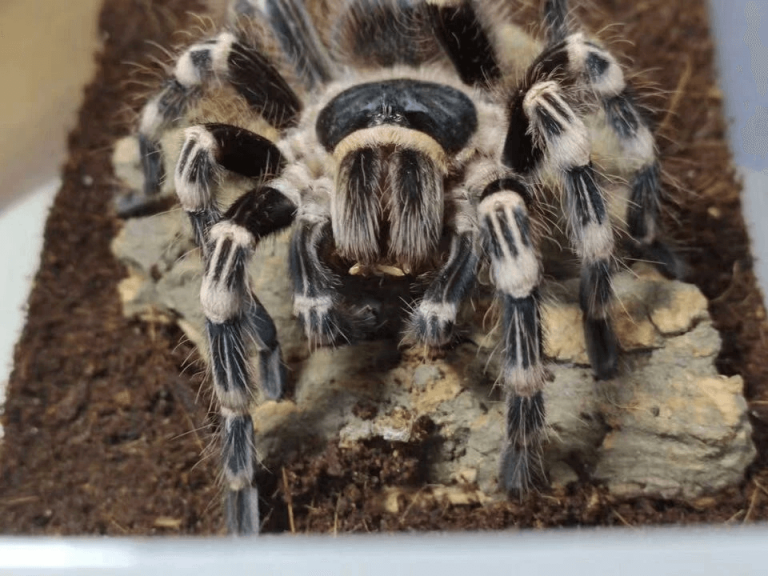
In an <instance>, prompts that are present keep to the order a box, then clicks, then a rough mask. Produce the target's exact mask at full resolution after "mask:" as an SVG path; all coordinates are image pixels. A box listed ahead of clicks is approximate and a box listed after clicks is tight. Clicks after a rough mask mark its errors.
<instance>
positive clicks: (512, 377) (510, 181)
mask: <svg viewBox="0 0 768 576" xmlns="http://www.w3.org/2000/svg"><path fill="white" fill-rule="evenodd" d="M518 191H520V193H518ZM527 195H528V192H527V187H526V186H525V185H524V184H523V183H522V182H521V181H520V180H517V179H514V178H504V179H501V180H497V181H495V182H492V183H490V184H489V185H488V186H486V189H485V192H484V193H483V195H482V196H481V201H480V205H479V207H478V214H479V218H480V225H481V229H482V235H483V239H484V243H485V245H486V250H487V251H488V253H489V255H490V257H491V266H492V268H491V269H492V274H493V282H494V284H495V285H496V288H497V290H498V292H499V298H500V300H501V305H502V319H501V325H502V330H503V345H504V350H503V364H502V369H501V382H502V385H503V387H504V390H505V393H506V395H507V400H506V402H507V434H506V442H505V447H504V451H503V453H502V458H501V462H500V472H499V481H500V485H501V486H502V488H503V489H504V490H505V491H506V492H508V493H510V494H522V493H524V492H525V491H527V490H529V489H530V488H532V487H533V486H535V485H537V484H542V483H544V482H545V480H546V475H545V473H544V465H543V461H542V442H543V435H544V422H545V419H544V402H543V398H542V389H543V387H544V369H543V364H542V359H543V348H542V334H541V312H540V310H539V296H538V290H537V288H538V285H539V281H540V278H541V269H540V265H539V259H538V256H537V255H536V251H535V246H534V242H533V238H532V236H531V227H530V221H529V219H528V212H527V210H526V206H525V201H524V198H526V197H527Z"/></svg>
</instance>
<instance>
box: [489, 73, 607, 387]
mask: <svg viewBox="0 0 768 576" xmlns="http://www.w3.org/2000/svg"><path fill="white" fill-rule="evenodd" d="M529 79H530V76H529ZM510 108H511V114H510V124H509V131H508V132H507V138H506V141H505V143H504V151H503V161H504V163H505V164H506V165H507V166H509V167H511V168H513V169H514V170H515V171H516V172H518V173H521V174H526V175H529V176H530V177H533V178H537V177H539V176H540V174H541V173H542V172H544V171H545V170H549V171H551V172H552V173H554V175H556V176H557V177H558V179H559V180H560V182H561V186H562V188H563V189H564V191H565V204H566V211H567V213H568V232H569V235H570V238H571V243H572V244H573V247H574V249H575V250H576V253H577V254H578V256H579V258H580V259H581V262H582V268H581V287H580V293H579V303H580V306H581V310H582V312H583V314H584V320H583V325H584V335H585V339H586V344H587V353H588V355H589V359H590V361H591V363H592V369H593V371H594V373H595V375H596V376H597V377H598V378H601V379H607V378H612V377H613V376H614V375H615V373H616V370H617V366H618V343H617V340H616V336H615V333H614V331H613V326H612V324H611V318H610V305H611V300H612V287H611V275H612V271H613V261H612V259H613V249H614V241H613V229H612V226H611V222H610V219H609V216H608V210H607V208H606V203H605V198H604V197H603V191H602V189H601V187H600V185H599V183H598V179H597V176H596V174H595V170H594V168H593V166H592V162H591V160H590V139H589V132H588V130H587V128H586V126H585V125H584V122H582V120H581V119H580V118H579V117H578V116H577V114H576V112H575V111H574V110H573V109H572V108H571V106H570V105H569V104H568V103H567V102H566V100H565V98H564V96H563V91H562V89H561V87H560V84H559V83H558V82H557V81H555V80H540V81H537V80H536V79H535V76H534V77H533V80H532V81H531V82H530V84H528V85H527V86H526V85H524V86H523V87H522V88H520V89H519V90H518V91H517V93H516V94H515V95H514V96H513V99H512V101H511V103H510Z"/></svg>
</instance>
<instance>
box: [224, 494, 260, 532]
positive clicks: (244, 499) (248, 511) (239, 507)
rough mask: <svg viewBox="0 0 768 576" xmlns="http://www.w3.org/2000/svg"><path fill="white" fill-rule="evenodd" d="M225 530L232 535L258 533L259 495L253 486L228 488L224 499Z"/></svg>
mask: <svg viewBox="0 0 768 576" xmlns="http://www.w3.org/2000/svg"><path fill="white" fill-rule="evenodd" d="M226 519H227V532H228V533H229V534H232V535H234V536H253V535H256V534H258V533H259V497H258V492H257V491H256V489H255V488H252V487H250V486H249V487H247V488H243V489H241V490H229V491H228V492H227V499H226Z"/></svg>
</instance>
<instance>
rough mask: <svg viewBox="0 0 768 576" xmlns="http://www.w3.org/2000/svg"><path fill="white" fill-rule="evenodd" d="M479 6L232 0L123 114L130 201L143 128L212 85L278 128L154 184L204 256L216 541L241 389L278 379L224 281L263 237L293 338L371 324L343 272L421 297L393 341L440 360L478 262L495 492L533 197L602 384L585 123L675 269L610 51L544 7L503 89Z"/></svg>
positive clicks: (243, 431)
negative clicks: (496, 311)
mask: <svg viewBox="0 0 768 576" xmlns="http://www.w3.org/2000/svg"><path fill="white" fill-rule="evenodd" d="M500 8H503V2H502V0H490V1H488V2H482V1H481V0H348V1H347V2H346V3H345V4H344V5H343V6H342V7H340V8H337V9H334V10H336V11H337V12H336V13H335V14H336V16H335V21H334V22H333V24H332V26H331V30H330V32H329V33H328V34H325V35H321V34H320V33H319V32H318V29H316V28H315V27H314V21H313V18H312V17H311V15H310V12H309V11H308V10H307V8H306V7H305V5H304V3H303V0H237V1H235V2H233V3H232V5H231V7H230V12H231V15H232V18H231V21H232V25H231V26H229V27H228V28H227V29H226V31H223V32H221V33H219V34H218V35H215V36H213V37H210V38H209V39H207V40H204V41H201V42H198V43H196V44H194V45H192V46H191V47H189V48H188V49H187V50H186V51H185V52H183V53H182V54H181V56H180V57H179V58H178V60H177V62H176V65H175V68H174V69H173V73H172V75H171V77H170V79H169V80H168V81H167V82H166V84H165V85H164V87H163V88H162V90H161V91H160V92H159V93H158V94H157V95H155V96H154V97H153V98H151V99H150V100H149V102H148V103H147V104H146V106H145V108H144V109H143V112H142V115H141V120H140V126H139V144H140V151H141V159H142V165H143V170H144V175H145V188H144V191H143V200H141V201H147V200H148V199H150V198H152V197H153V196H156V195H157V191H158V190H159V187H160V183H161V180H162V179H163V178H164V174H163V161H162V153H161V147H160V137H161V135H162V134H163V133H164V132H165V131H166V130H168V129H169V128H170V127H172V126H173V125H175V124H178V123H179V122H180V121H181V119H182V118H183V117H184V115H185V113H186V112H187V110H188V109H189V108H190V107H191V106H192V104H193V103H195V102H196V101H197V100H198V99H199V98H201V95H202V94H203V92H204V90H205V88H206V87H207V86H210V85H212V84H213V83H222V84H227V85H230V86H231V87H233V88H234V90H235V91H236V92H237V93H239V95H240V97H242V99H244V101H245V102H247V105H248V106H249V107H250V109H251V110H252V113H253V114H254V115H260V116H261V117H262V118H263V119H264V120H266V121H267V122H268V123H269V124H270V125H271V126H272V127H273V128H274V129H275V133H277V134H279V136H278V137H277V138H275V139H274V141H272V140H270V139H268V138H265V137H263V136H260V135H257V134H255V133H253V132H250V131H248V130H246V129H244V128H241V127H237V126H233V125H228V124H221V123H208V124H200V125H195V126H192V127H189V128H187V129H186V131H185V133H184V134H185V136H184V142H183V145H182V146H181V151H180V153H179V156H178V161H177V163H176V168H175V173H174V175H173V176H174V179H175V187H176V192H177V194H178V197H179V200H180V202H181V205H182V207H183V209H184V210H185V211H186V212H187V214H188V215H189V218H190V220H191V223H192V227H193V230H194V235H195V239H196V241H197V243H198V245H199V246H200V248H201V251H202V255H203V260H204V264H205V270H204V277H203V283H202V289H201V294H200V299H201V303H202V308H203V311H204V313H205V316H206V318H207V337H208V342H209V357H210V363H211V367H212V375H213V378H212V379H213V386H214V390H215V393H216V396H217V398H218V401H219V404H220V409H221V418H222V425H221V435H222V439H221V442H222V466H223V469H224V478H225V482H226V491H227V496H226V500H227V503H226V508H227V515H228V527H229V529H230V530H231V531H232V532H235V533H249V532H254V531H257V530H258V527H259V523H258V498H257V494H256V491H255V488H253V487H252V477H253V474H254V465H255V459H256V457H255V453H254V447H253V440H252V437H253V422H252V420H251V416H250V414H249V406H250V404H251V400H252V397H253V392H254V390H255V387H256V386H260V387H261V389H262V390H263V391H264V393H265V394H266V396H268V397H270V398H274V399H279V398H280V397H281V396H282V395H283V392H284V388H285V380H286V373H285V370H284V366H283V363H282V359H281V353H280V345H279V343H278V341H277V338H276V330H275V325H274V323H273V321H272V319H271V318H270V315H269V312H268V311H267V310H266V309H265V308H264V307H263V306H262V305H261V303H260V302H259V300H258V299H257V297H256V296H255V295H254V294H252V292H251V289H250V287H249V279H248V277H247V274H246V271H245V270H246V269H245V266H246V261H247V260H248V258H249V257H250V255H251V254H252V253H253V251H254V249H255V248H256V245H257V244H258V243H259V242H260V240H261V239H262V238H265V237H266V236H269V235H271V234H274V233H276V232H278V231H281V230H283V229H286V228H288V227H290V226H293V236H292V241H291V250H290V270H291V275H292V280H293V286H294V294H293V301H294V312H295V314H296V316H297V317H298V318H299V319H300V321H301V322H302V323H303V327H304V330H305V333H306V336H307V339H308V340H309V343H310V345H311V346H322V345H338V344H347V343H353V342H354V341H355V340H358V339H360V338H363V337H365V335H366V334H367V333H370V332H371V331H372V330H373V329H374V327H375V326H376V325H377V324H379V323H380V322H381V321H382V320H381V319H380V318H377V314H376V309H375V307H372V306H370V305H367V304H364V303H363V300H362V299H360V300H359V301H356V300H355V298H351V297H350V296H349V295H348V294H345V295H344V296H342V289H341V288H342V286H344V285H345V283H346V282H347V281H348V280H349V279H350V277H351V276H355V275H358V276H360V275H362V276H366V275H369V276H371V275H378V276H381V277H382V279H381V282H385V281H386V276H387V274H389V275H396V276H400V277H405V278H411V279H414V280H416V279H419V282H421V283H422V284H424V285H425V286H426V288H425V289H423V290H421V293H420V294H419V295H418V297H417V298H416V299H415V301H414V303H413V304H412V307H411V309H410V310H409V311H408V312H407V313H406V316H407V318H406V319H405V324H406V329H405V334H406V336H407V338H408V339H409V340H411V341H413V342H415V343H416V344H418V345H422V346H426V347H428V348H430V349H439V348H444V347H447V346H449V345H451V343H452V342H454V341H455V338H456V328H455V324H456V319H457V314H458V310H459V307H460V305H461V303H462V302H463V301H464V300H466V299H467V298H468V297H469V295H470V292H471V289H472V287H473V284H474V283H475V280H476V276H477V273H478V270H479V269H480V267H481V266H483V265H487V264H489V266H488V269H489V270H490V279H491V282H492V284H493V286H494V288H495V290H496V292H497V295H498V301H499V305H500V310H501V314H500V322H501V328H502V338H503V340H502V343H501V354H502V357H503V361H502V370H501V374H500V376H499V382H500V384H501V386H502V387H503V390H504V392H505V394H506V398H507V400H506V403H507V427H506V443H505V446H504V449H503V453H502V458H501V463H500V486H501V487H502V489H504V490H506V491H508V492H510V493H522V492H524V491H525V490H526V489H528V488H529V486H530V484H532V483H536V482H540V481H543V480H544V470H543V465H542V459H541V450H542V441H543V440H542V435H543V427H544V425H545V418H544V414H545V410H544V405H543V400H542V388H543V386H544V380H545V376H544V368H543V358H542V356H543V353H542V328H541V316H540V309H539V296H538V286H539V283H540V280H541V276H542V272H541V264H540V254H539V248H538V242H539V240H540V238H541V236H542V234H541V232H540V231H541V229H542V228H543V227H542V226H538V225H537V224H538V221H537V217H536V215H537V213H538V212H537V207H538V206H539V204H540V202H541V201H542V198H545V197H547V195H549V196H551V195H552V194H553V193H554V195H559V196H561V197H562V198H563V202H562V205H563V206H564V212H565V218H564V220H565V222H566V226H565V229H566V232H567V235H568V237H569V238H570V242H571V244H572V248H573V250H574V251H575V252H576V254H577V255H578V257H579V259H580V261H581V289H580V306H581V309H582V312H583V330H584V332H585V335H586V342H587V348H588V354H589V358H590V360H591V363H592V366H593V370H594V374H595V376H596V377H597V378H610V377H612V376H613V375H614V374H615V372H616V370H617V359H618V345H617V340H616V337H615V335H614V331H613V328H612V325H611V319H610V308H611V293H612V291H611V274H612V269H613V268H614V262H613V258H614V256H613V255H614V243H615V241H614V226H613V224H612V222H611V218H610V216H609V211H608V202H607V199H606V195H605V193H604V187H603V178H602V176H601V175H600V174H599V173H598V171H597V170H596V168H595V167H594V166H593V163H592V161H591V153H592V141H593V134H594V126H595V124H596V123H597V124H602V125H603V128H607V130H608V131H609V132H612V134H613V135H612V138H614V139H615V141H616V142H617V151H616V155H617V156H622V157H623V158H624V159H625V160H626V161H627V164H631V165H632V166H633V167H634V171H633V174H632V176H631V177H630V178H629V181H628V183H627V189H628V190H629V198H628V202H626V204H625V205H624V209H625V212H624V214H623V215H622V218H621V219H623V220H624V224H625V228H626V234H625V236H626V240H627V243H628V245H629V247H630V248H631V250H632V251H634V253H635V255H639V256H641V257H643V258H646V259H650V260H653V261H655V262H657V263H658V266H659V267H660V268H661V269H662V270H663V271H665V272H666V273H667V274H668V275H675V274H676V272H677V271H678V270H679V264H678V261H677V259H676V257H675V256H674V254H673V253H672V251H671V250H670V249H669V248H668V247H667V246H666V245H665V244H664V243H663V242H661V241H660V238H659V225H658V220H659V204H660V200H659V199H660V190H659V181H660V169H659V163H658V161H657V158H656V152H655V144H654V139H653V136H652V134H651V130H650V129H649V126H648V123H647V122H646V120H645V119H644V117H643V115H642V114H641V113H640V111H639V109H638V106H637V105H636V103H635V100H634V98H633V96H632V91H631V89H630V87H629V85H628V83H627V82H626V81H625V78H624V74H623V72H622V70H621V68H620V66H619V64H618V63H617V60H616V59H615V57H614V56H612V55H611V54H610V53H609V52H608V51H607V50H606V49H605V48H604V47H603V46H602V45H601V44H600V43H599V42H598V41H596V40H593V39H591V38H590V37H588V36H587V35H585V34H584V33H583V32H581V31H579V30H578V29H576V26H575V25H574V20H573V19H572V18H571V17H570V15H569V12H568V7H567V5H566V0H546V1H545V2H543V15H542V23H543V27H542V28H543V30H544V32H545V40H544V42H543V44H542V46H543V48H542V49H541V51H540V52H539V54H538V55H537V56H536V57H535V58H534V59H533V60H532V61H531V62H530V63H529V64H528V65H527V67H526V68H525V70H526V71H525V73H524V74H522V75H520V78H517V79H515V78H509V74H507V71H506V67H505V66H504V65H503V64H502V63H503V62H504V61H507V62H508V61H509V60H514V59H515V57H516V55H515V54H511V55H510V54H507V53H504V50H505V48H504V46H503V43H502V42H500V40H499V34H498V29H499V26H501V25H502V24H503V22H501V21H503V20H504V17H503V16H504V11H503V10H499V9H500ZM254 31H255V32H254ZM521 58H522V56H521ZM518 64H519V63H518ZM587 117H589V118H590V119H597V122H595V121H590V122H589V123H585V120H586V119H587ZM227 173H235V174H238V175H241V176H244V177H248V178H251V179H252V180H253V186H252V189H251V190H250V191H249V192H247V193H245V194H243V195H242V196H241V197H239V198H238V199H237V200H236V201H235V202H234V203H233V204H232V205H231V206H229V207H226V208H225V207H222V206H221V201H220V198H219V197H218V196H219V193H218V191H219V185H220V182H221V179H222V177H224V176H225V175H226V174H227ZM134 200H135V199H134ZM130 207H131V206H129V205H128V204H126V205H124V206H123V208H124V209H126V210H127V209H129V208H130ZM425 278H426V279H427V281H425ZM253 357H255V358H256V360H251V358H253ZM251 362H253V363H254V365H251Z"/></svg>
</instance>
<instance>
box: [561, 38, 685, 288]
mask: <svg viewBox="0 0 768 576" xmlns="http://www.w3.org/2000/svg"><path fill="white" fill-rule="evenodd" d="M561 48H562V49H563V50H564V51H565V56H566V61H567V65H566V66H565V67H566V68H567V70H568V72H569V73H570V75H571V76H573V77H574V78H576V79H578V80H579V81H581V82H584V83H586V85H587V86H588V87H589V88H590V89H591V91H592V93H593V94H594V97H595V98H597V100H598V102H599V103H600V105H601V106H602V108H603V110H604V112H605V118H606V122H607V125H608V127H609V128H610V129H611V130H612V131H613V133H614V134H615V135H616V137H617V139H618V141H619V144H620V146H621V151H622V153H623V162H625V163H627V164H628V165H629V168H631V169H632V171H633V175H632V177H631V182H630V185H631V192H630V197H629V204H628V212H627V225H628V227H629V235H630V237H631V238H632V241H633V243H632V246H631V248H632V249H633V252H635V253H636V254H637V255H638V256H641V257H644V258H647V259H649V260H651V261H653V262H654V263H655V264H656V266H657V267H658V268H659V270H660V271H661V272H663V273H664V274H665V275H667V276H669V277H672V278H677V277H680V276H682V274H683V264H682V262H681V261H680V259H679V258H678V256H677V255H676V254H675V253H674V252H673V251H672V250H671V249H670V248H669V247H668V246H667V245H666V244H665V243H664V242H663V241H661V240H660V239H659V236H660V233H659V232H660V231H659V211H660V206H661V185H660V183H661V179H660V173H661V168H660V166H659V161H658V158H657V153H656V145H655V141H654V137H653V133H652V132H651V129H650V126H649V124H648V121H647V120H646V119H645V117H644V115H643V114H642V113H641V111H640V110H639V109H638V107H637V105H636V103H635V99H634V97H633V94H632V88H631V87H630V86H629V84H627V81H626V79H625V78H624V73H623V71H622V69H621V66H620V65H619V63H618V62H617V61H616V58H614V57H613V55H612V54H611V53H610V52H608V51H607V50H605V49H603V48H602V47H601V46H600V45H598V44H597V43H595V42H594V41H591V40H588V39H587V38H586V37H585V36H584V34H582V33H581V32H577V33H575V34H571V35H569V36H568V37H567V38H565V40H564V42H563V43H562V46H561Z"/></svg>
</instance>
